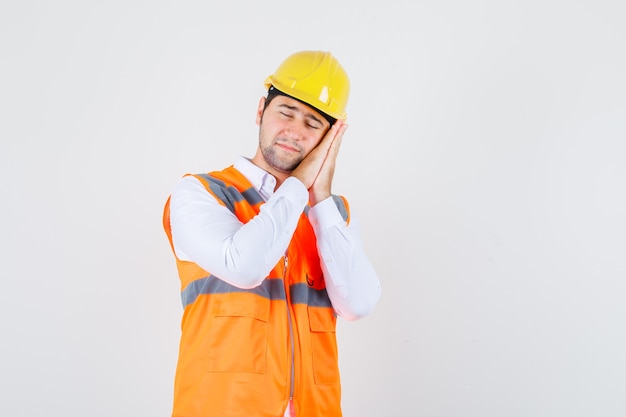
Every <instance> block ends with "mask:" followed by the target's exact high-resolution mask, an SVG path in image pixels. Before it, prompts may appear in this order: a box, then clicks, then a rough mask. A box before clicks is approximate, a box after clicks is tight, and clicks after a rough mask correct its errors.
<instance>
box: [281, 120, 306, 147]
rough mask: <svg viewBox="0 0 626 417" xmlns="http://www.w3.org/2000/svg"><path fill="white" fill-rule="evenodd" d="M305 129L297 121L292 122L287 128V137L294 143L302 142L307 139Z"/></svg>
mask: <svg viewBox="0 0 626 417" xmlns="http://www.w3.org/2000/svg"><path fill="white" fill-rule="evenodd" d="M304 132H305V128H304V126H302V125H301V124H300V123H298V122H297V121H292V122H290V123H289V124H288V125H287V126H286V128H285V136H286V137H287V138H289V139H291V140H294V141H298V142H299V141H301V140H302V139H304V137H305V133H304Z"/></svg>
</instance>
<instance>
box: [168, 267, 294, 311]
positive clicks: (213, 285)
mask: <svg viewBox="0 0 626 417" xmlns="http://www.w3.org/2000/svg"><path fill="white" fill-rule="evenodd" d="M234 292H239V293H244V292H245V293H251V294H256V295H260V296H261V297H265V298H267V299H269V300H286V299H287V297H286V294H285V290H284V287H283V280H282V279H276V278H274V279H265V280H263V283H262V284H261V285H259V286H258V287H255V288H251V289H249V290H246V289H243V288H238V287H235V286H234V285H231V284H229V283H227V282H224V281H222V280H221V279H219V278H217V277H215V276H213V275H209V276H208V277H206V278H200V279H197V280H195V281H193V282H191V283H190V284H189V285H187V287H185V289H184V290H183V292H182V293H181V294H180V297H181V299H182V302H183V308H184V307H187V306H188V305H189V304H191V303H193V302H195V301H196V299H197V298H198V296H199V295H202V294H227V293H234Z"/></svg>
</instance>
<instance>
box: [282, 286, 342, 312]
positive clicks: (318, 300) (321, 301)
mask: <svg viewBox="0 0 626 417" xmlns="http://www.w3.org/2000/svg"><path fill="white" fill-rule="evenodd" d="M289 291H290V295H291V303H292V304H307V305H310V306H311V307H330V308H332V306H333V305H332V304H331V302H330V298H328V293H327V292H326V290H325V289H324V290H316V289H315V288H311V287H309V286H308V285H306V284H304V283H300V284H293V285H291V286H290V288H289Z"/></svg>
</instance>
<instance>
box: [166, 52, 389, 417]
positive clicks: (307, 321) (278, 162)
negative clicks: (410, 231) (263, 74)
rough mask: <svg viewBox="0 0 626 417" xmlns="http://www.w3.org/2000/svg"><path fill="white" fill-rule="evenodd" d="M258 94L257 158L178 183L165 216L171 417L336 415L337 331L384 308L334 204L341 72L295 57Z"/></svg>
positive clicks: (317, 55)
mask: <svg viewBox="0 0 626 417" xmlns="http://www.w3.org/2000/svg"><path fill="white" fill-rule="evenodd" d="M265 84H266V87H267V89H268V93H267V97H262V98H261V99H260V101H259V106H258V109H257V112H256V123H257V125H258V126H259V145H258V148H257V150H256V153H255V155H254V156H253V157H252V158H245V157H240V158H239V159H238V160H236V162H235V163H234V164H233V165H232V166H229V167H227V168H226V169H223V170H221V171H214V172H210V173H207V174H197V175H186V176H184V177H183V178H182V179H181V180H180V181H179V182H178V183H177V184H176V186H175V187H174V190H173V191H172V194H171V195H170V197H169V198H168V200H167V203H166V205H165V211H164V217H163V225H164V227H165V231H166V233H167V236H168V238H169V241H170V244H171V246H172V250H173V252H174V255H175V258H176V264H177V267H178V272H179V276H180V280H181V291H182V302H183V307H184V313H183V318H182V326H181V328H182V333H181V339H180V349H179V358H178V364H177V369H176V378H175V383H174V406H173V413H172V416H173V417H243V416H245V417H253V416H258V417H266V416H267V417H270V416H271V417H281V416H294V417H295V416H297V417H322V416H323V417H337V416H341V415H342V414H341V406H340V381H339V368H338V358H337V341H336V338H335V325H336V320H337V317H338V316H339V317H342V318H344V319H346V320H349V321H351V320H356V319H359V318H362V317H364V316H366V315H368V314H370V313H371V312H372V310H373V308H374V306H375V305H376V303H377V301H378V299H379V297H380V283H379V279H378V276H377V274H376V272H375V271H374V269H373V268H372V266H371V264H370V262H369V260H368V258H367V256H366V254H365V252H364V249H363V245H362V243H361V240H360V238H359V232H358V229H357V224H356V222H355V219H354V218H352V216H351V215H350V209H349V206H348V203H347V201H346V199H345V198H344V197H341V196H337V195H333V194H331V184H332V179H333V172H334V169H335V163H336V158H337V154H338V152H339V147H340V144H341V140H342V138H343V135H344V132H345V131H346V128H347V125H346V123H345V119H346V112H345V108H346V104H347V101H348V95H349V89H350V88H349V80H348V77H347V75H346V72H345V71H344V69H343V68H342V66H341V65H340V64H339V62H338V61H337V59H336V58H335V57H334V56H332V55H331V54H330V53H327V52H320V51H302V52H297V53H295V54H293V55H291V56H289V57H288V58H286V59H285V60H284V61H283V62H282V63H281V64H280V66H279V67H278V68H277V70H276V71H275V72H274V74H272V75H270V76H269V77H267V79H266V81H265Z"/></svg>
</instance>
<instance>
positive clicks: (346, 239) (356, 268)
mask: <svg viewBox="0 0 626 417" xmlns="http://www.w3.org/2000/svg"><path fill="white" fill-rule="evenodd" d="M309 221H310V222H311V225H312V226H313V230H314V232H315V236H316V238H317V250H318V253H319V256H320V259H321V261H322V271H323V272H324V279H325V282H326V291H327V292H328V296H329V298H330V301H331V302H332V304H333V308H334V309H335V311H336V312H337V315H339V316H340V317H342V318H344V319H346V320H357V319H360V318H362V317H365V316H367V315H368V314H370V313H371V312H372V310H373V309H374V307H375V305H376V303H377V302H378V299H379V298H380V294H381V287H380V280H379V279H378V275H377V274H376V271H375V270H374V268H373V267H372V265H371V263H370V261H369V259H368V258H367V256H366V254H365V250H364V248H363V244H362V241H361V237H360V234H359V229H358V223H357V219H355V218H354V217H353V216H351V220H350V225H347V224H346V222H345V221H344V220H343V218H342V217H341V214H340V213H339V210H338V209H337V206H336V205H335V203H334V201H333V199H332V198H327V199H325V200H324V201H321V202H320V203H318V204H316V205H315V206H314V207H312V208H311V209H310V210H309Z"/></svg>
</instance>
